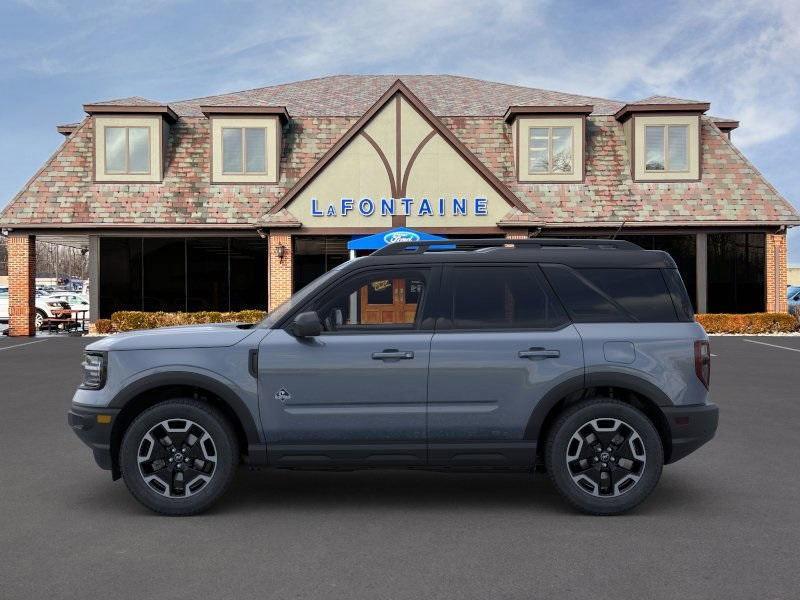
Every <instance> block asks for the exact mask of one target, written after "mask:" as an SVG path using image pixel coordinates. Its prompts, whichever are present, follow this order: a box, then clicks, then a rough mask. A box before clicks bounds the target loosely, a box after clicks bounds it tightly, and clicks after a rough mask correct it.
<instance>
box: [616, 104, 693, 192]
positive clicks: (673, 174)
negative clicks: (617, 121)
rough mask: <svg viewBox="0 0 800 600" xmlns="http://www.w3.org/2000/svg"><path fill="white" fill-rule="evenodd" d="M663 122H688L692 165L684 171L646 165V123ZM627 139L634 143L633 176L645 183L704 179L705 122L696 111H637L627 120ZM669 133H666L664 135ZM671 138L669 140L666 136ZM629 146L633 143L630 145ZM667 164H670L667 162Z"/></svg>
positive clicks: (688, 153)
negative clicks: (703, 134) (703, 128)
mask: <svg viewBox="0 0 800 600" xmlns="http://www.w3.org/2000/svg"><path fill="white" fill-rule="evenodd" d="M653 125H656V126H661V125H667V126H669V125H687V126H688V129H687V134H688V135H687V144H688V146H687V162H688V166H689V168H688V169H686V170H682V171H667V170H664V171H661V170H659V171H656V170H650V171H648V170H647V169H645V163H646V160H647V144H646V139H645V127H649V126H653ZM623 128H624V129H625V136H626V140H627V141H629V142H630V144H631V145H632V147H633V152H632V153H631V174H632V175H633V180H634V181H637V182H643V183H651V182H652V183H657V182H659V181H668V182H673V181H699V180H700V179H701V166H702V165H701V160H700V155H701V154H702V146H701V139H700V134H701V130H702V123H701V118H700V115H697V114H637V115H633V116H632V117H631V118H630V119H629V120H628V121H626V122H625V124H624V126H623ZM665 137H666V136H665ZM667 142H668V140H667ZM629 147H630V146H629ZM667 160H668V157H667ZM665 167H668V165H665Z"/></svg>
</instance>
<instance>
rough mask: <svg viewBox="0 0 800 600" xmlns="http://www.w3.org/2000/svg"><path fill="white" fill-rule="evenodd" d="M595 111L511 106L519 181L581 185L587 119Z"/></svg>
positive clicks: (582, 107) (507, 118)
mask: <svg viewBox="0 0 800 600" xmlns="http://www.w3.org/2000/svg"><path fill="white" fill-rule="evenodd" d="M592 110H593V107H592V106H591V105H589V104H586V105H575V106H509V107H508V110H507V111H506V114H505V117H504V118H505V121H506V123H509V124H510V125H511V136H512V139H513V142H514V159H515V160H514V163H515V169H516V172H517V179H518V180H519V181H520V182H522V183H581V182H582V181H583V173H584V157H583V154H584V142H585V138H586V116H587V115H589V114H591V112H592Z"/></svg>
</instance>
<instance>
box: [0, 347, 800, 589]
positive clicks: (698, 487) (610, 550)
mask: <svg viewBox="0 0 800 600" xmlns="http://www.w3.org/2000/svg"><path fill="white" fill-rule="evenodd" d="M747 340H754V341H756V342H759V343H753V341H747ZM89 341H91V340H86V339H76V338H39V339H25V338H0V398H1V399H2V400H0V428H1V429H0V430H1V431H2V435H0V452H1V455H2V457H3V458H2V463H3V466H2V468H1V469H0V541H1V543H2V551H3V557H4V560H3V561H2V563H0V598H9V599H17V598H82V599H90V598H106V597H108V598H138V599H143V598H303V599H306V598H325V599H331V598H347V599H356V598H370V599H378V598H387V599H392V600H397V599H404V598H415V599H416V598H481V599H487V598H525V599H529V598H538V597H541V598H562V597H563V598H592V599H593V600H598V599H601V598H613V599H615V600H617V599H621V598H634V597H640V598H704V599H708V598H765V599H768V598H793V597H796V594H797V581H798V574H797V564H798V563H797V553H798V551H799V550H800V526H798V523H800V501H798V498H800V476H798V468H797V457H798V455H799V454H798V435H800V434H799V433H798V426H799V425H800V393H798V390H800V337H752V338H741V337H715V338H713V340H712V353H713V354H714V355H715V356H714V359H713V370H712V392H713V395H714V399H715V401H716V402H717V403H718V404H719V405H720V408H721V415H720V429H719V432H718V434H717V437H716V438H715V439H714V440H713V441H712V442H711V443H710V444H709V445H707V446H706V447H704V448H702V449H701V450H700V451H698V452H697V453H695V454H693V455H691V456H689V457H688V458H686V459H684V460H683V461H680V462H678V463H676V464H675V465H671V466H668V467H667V468H666V469H665V471H664V475H663V477H662V480H661V483H660V485H659V487H658V488H657V489H656V491H655V493H654V494H653V496H652V497H651V498H650V499H649V500H648V501H647V502H645V504H643V505H642V506H641V507H639V508H638V509H637V510H636V511H635V512H633V513H631V514H628V515H625V516H622V517H608V518H597V517H588V516H583V515H580V514H577V513H575V512H573V511H572V510H570V509H569V508H568V507H567V505H566V504H565V503H564V502H562V501H561V500H560V499H559V497H558V496H557V495H556V492H555V491H554V490H553V488H552V487H551V485H550V484H549V482H548V481H547V479H546V478H545V477H544V476H541V475H536V476H533V477H529V476H524V475H475V474H457V475H451V474H437V473H420V472H392V471H362V472H355V473H340V474H337V473H303V472H250V471H245V470H242V471H241V472H240V473H239V476H238V478H237V480H236V482H235V483H234V485H233V487H232V488H231V490H230V491H229V493H228V495H227V496H226V498H224V499H223V501H222V502H220V503H219V504H218V505H217V506H216V507H215V508H214V509H213V510H211V511H210V512H208V513H206V514H204V515H201V516H199V517H191V518H164V517H157V516H154V515H153V514H151V513H150V512H148V511H147V510H146V509H144V508H142V507H141V506H140V505H139V504H137V503H136V501H135V500H134V499H133V498H132V497H131V496H130V495H129V494H128V492H127V490H126V489H125V486H124V484H123V483H122V482H121V481H118V482H116V483H112V482H111V478H110V476H109V474H108V473H106V472H103V471H100V470H99V469H98V468H97V467H96V466H95V465H94V463H93V461H92V458H91V455H90V453H89V451H88V449H86V448H85V447H84V446H83V445H82V444H81V443H80V442H79V441H78V439H77V437H75V435H74V434H73V433H72V432H71V431H70V430H69V428H68V427H67V425H66V417H65V414H66V410H67V406H68V404H69V399H70V397H71V395H72V391H73V390H74V388H75V386H76V385H77V383H78V381H79V379H80V368H79V363H80V357H81V350H82V348H83V346H84V345H86V344H87V343H88V342H89Z"/></svg>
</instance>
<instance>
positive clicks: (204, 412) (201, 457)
mask: <svg viewBox="0 0 800 600" xmlns="http://www.w3.org/2000/svg"><path fill="white" fill-rule="evenodd" d="M238 459H239V448H238V444H237V441H236V435H235V433H234V432H233V430H232V429H231V426H230V424H229V423H228V421H227V420H226V419H225V417H224V416H223V415H222V414H220V413H219V412H218V411H216V410H215V409H213V408H211V407H210V406H207V405H205V404H203V403H201V402H197V401H196V400H189V399H177V400H167V401H166V402H161V403H160V404H156V405H155V406H153V407H151V408H149V409H147V410H146V411H144V412H143V413H142V414H140V415H139V416H138V417H136V419H135V420H134V421H133V423H131V425H130V427H128V430H127V431H126V432H125V435H124V437H123V439H122V446H121V448H120V461H119V462H120V469H121V471H122V477H123V479H124V480H125V484H126V485H127V486H128V489H129V490H130V492H131V493H132V494H133V496H134V497H135V498H136V499H137V500H138V501H139V502H141V503H142V504H144V505H145V506H146V507H147V508H149V509H150V510H153V511H155V512H157V513H162V514H166V515H191V514H196V513H199V512H201V511H203V510H205V509H207V508H208V507H209V506H211V505H212V504H213V503H214V502H216V501H217V500H218V499H219V497H220V496H222V494H223V493H224V492H225V490H226V489H227V488H228V485H230V483H231V481H232V480H233V475H234V473H235V470H236V466H237V465H238Z"/></svg>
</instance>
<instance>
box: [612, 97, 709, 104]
mask: <svg viewBox="0 0 800 600" xmlns="http://www.w3.org/2000/svg"><path fill="white" fill-rule="evenodd" d="M628 104H705V102H704V101H703V100H686V99H684V98H674V97H673V96H648V97H647V98H642V99H641V100H635V101H633V102H628Z"/></svg>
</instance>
